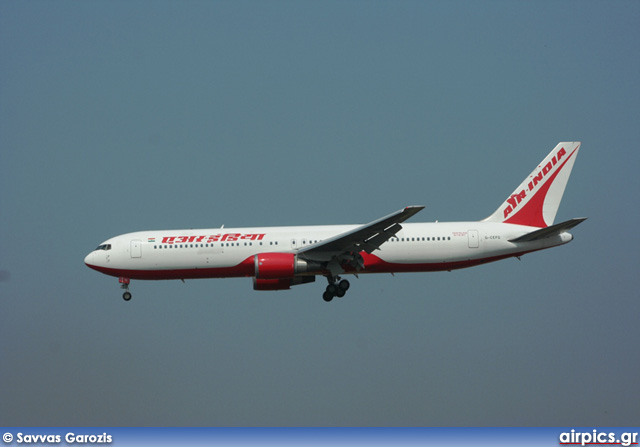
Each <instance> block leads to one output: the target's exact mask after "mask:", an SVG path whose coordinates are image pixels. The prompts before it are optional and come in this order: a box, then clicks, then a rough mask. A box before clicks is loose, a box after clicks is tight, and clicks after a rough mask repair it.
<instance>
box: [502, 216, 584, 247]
mask: <svg viewBox="0 0 640 447" xmlns="http://www.w3.org/2000/svg"><path fill="white" fill-rule="evenodd" d="M585 220H587V218H586V217H576V218H574V219H570V220H567V221H565V222H560V223H559V224H555V225H551V226H550V227H546V228H541V229H540V230H536V231H532V232H531V233H527V234H525V235H523V236H520V237H517V238H515V239H509V242H531V241H537V240H538V239H544V238H547V237H551V236H555V235H558V234H561V233H564V232H565V231H568V230H570V229H572V228H573V227H575V226H576V225H578V224H581V223H582V222H584V221H585Z"/></svg>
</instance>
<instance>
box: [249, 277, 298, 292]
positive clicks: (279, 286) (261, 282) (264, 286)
mask: <svg viewBox="0 0 640 447" xmlns="http://www.w3.org/2000/svg"><path fill="white" fill-rule="evenodd" d="M290 288H291V280H290V279H288V278H280V279H277V278H276V279H260V278H253V290H289V289H290Z"/></svg>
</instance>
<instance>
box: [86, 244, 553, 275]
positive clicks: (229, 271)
mask: <svg viewBox="0 0 640 447" xmlns="http://www.w3.org/2000/svg"><path fill="white" fill-rule="evenodd" d="M538 250H543V249H542V248H540V249H536V250H528V251H522V252H518V253H509V254H504V255H499V256H490V257H487V258H481V259H467V260H464V261H452V262H430V263H411V264H402V263H397V262H387V261H384V260H383V259H381V258H380V257H378V256H376V255H374V254H368V253H365V252H361V253H360V254H361V255H362V258H363V259H364V265H365V268H364V270H360V271H357V270H355V269H354V268H352V267H346V273H356V274H365V273H410V272H441V271H447V270H457V269H463V268H468V267H473V266H476V265H480V264H487V263H489V262H495V261H499V260H501V259H506V258H512V257H515V256H522V255H524V254H527V253H531V252H534V251H538ZM87 266H88V267H90V268H92V269H94V270H97V271H99V272H100V273H104V274H105V275H109V276H115V277H125V278H130V279H143V280H161V279H202V278H240V277H252V276H254V275H255V263H254V257H253V256H250V257H248V258H247V259H245V260H244V261H242V262H241V263H240V264H238V265H235V266H232V267H216V268H188V269H167V270H132V269H114V268H108V267H99V266H96V265H91V264H87ZM317 274H318V275H325V274H328V271H323V272H318V273H317Z"/></svg>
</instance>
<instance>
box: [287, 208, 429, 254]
mask: <svg viewBox="0 0 640 447" xmlns="http://www.w3.org/2000/svg"><path fill="white" fill-rule="evenodd" d="M423 208H424V206H408V207H406V208H404V209H401V210H399V211H396V212H395V213H391V214H389V215H388V216H385V217H382V218H380V219H378V220H374V221H373V222H370V223H368V224H365V225H360V226H359V227H357V228H354V229H353V230H350V231H347V232H345V233H341V234H338V235H337V236H334V237H332V238H329V239H325V240H323V241H321V242H317V243H315V244H312V245H309V246H307V247H304V248H301V249H300V250H298V251H297V253H298V256H299V257H300V258H303V259H307V260H311V261H319V262H327V261H331V260H336V259H338V258H341V256H343V255H344V256H348V255H349V254H351V253H359V252H360V251H365V252H367V253H371V252H372V251H374V250H377V249H379V248H380V246H381V245H382V244H384V243H385V242H386V241H388V240H389V239H390V238H392V237H393V236H395V234H396V233H397V232H398V231H400V230H401V229H402V226H401V225H400V223H401V222H404V221H405V220H407V219H408V218H410V217H411V216H413V215H414V214H416V213H417V212H419V211H420V210H422V209H423ZM342 260H345V259H342Z"/></svg>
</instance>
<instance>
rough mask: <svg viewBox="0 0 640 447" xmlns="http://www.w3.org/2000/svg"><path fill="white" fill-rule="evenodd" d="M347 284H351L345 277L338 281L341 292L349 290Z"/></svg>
mask: <svg viewBox="0 0 640 447" xmlns="http://www.w3.org/2000/svg"><path fill="white" fill-rule="evenodd" d="M349 286H351V284H349V281H347V280H346V279H343V280H342V281H340V282H339V283H338V289H340V290H342V291H343V292H346V291H347V290H349Z"/></svg>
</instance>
